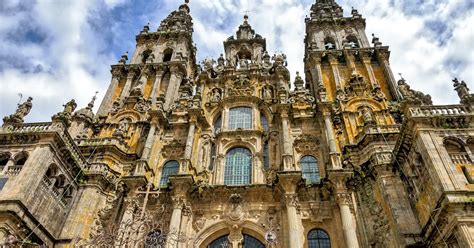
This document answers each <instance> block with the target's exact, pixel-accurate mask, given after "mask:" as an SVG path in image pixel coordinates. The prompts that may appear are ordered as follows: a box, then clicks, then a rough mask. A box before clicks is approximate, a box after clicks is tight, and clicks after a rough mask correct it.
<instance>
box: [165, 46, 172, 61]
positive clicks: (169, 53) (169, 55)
mask: <svg viewBox="0 0 474 248" xmlns="http://www.w3.org/2000/svg"><path fill="white" fill-rule="evenodd" d="M172 57H173V49H171V48H168V49H166V50H165V51H164V52H163V62H169V61H171V58H172Z"/></svg>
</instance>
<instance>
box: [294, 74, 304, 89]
mask: <svg viewBox="0 0 474 248" xmlns="http://www.w3.org/2000/svg"><path fill="white" fill-rule="evenodd" d="M303 87H304V81H303V79H302V78H301V76H300V72H299V71H297V72H296V78H295V88H296V90H302V89H303Z"/></svg>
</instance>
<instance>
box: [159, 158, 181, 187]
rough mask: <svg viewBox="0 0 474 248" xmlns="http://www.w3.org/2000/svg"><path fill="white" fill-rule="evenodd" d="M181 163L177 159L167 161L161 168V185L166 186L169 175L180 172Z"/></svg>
mask: <svg viewBox="0 0 474 248" xmlns="http://www.w3.org/2000/svg"><path fill="white" fill-rule="evenodd" d="M178 171H179V163H178V161H176V160H170V161H168V162H166V164H165V165H164V166H163V169H162V170H161V179H160V187H165V186H166V185H167V184H168V180H169V177H170V176H172V175H176V174H178Z"/></svg>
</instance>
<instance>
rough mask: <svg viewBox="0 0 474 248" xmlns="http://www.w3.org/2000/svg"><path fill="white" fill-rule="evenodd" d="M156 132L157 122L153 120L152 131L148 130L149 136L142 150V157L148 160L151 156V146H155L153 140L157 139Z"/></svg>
mask: <svg viewBox="0 0 474 248" xmlns="http://www.w3.org/2000/svg"><path fill="white" fill-rule="evenodd" d="M155 132H156V123H155V122H152V123H151V124H150V131H148V136H147V137H146V142H145V147H144V148H143V152H142V157H141V158H142V159H143V160H148V159H149V157H150V152H151V148H152V146H153V142H154V141H155Z"/></svg>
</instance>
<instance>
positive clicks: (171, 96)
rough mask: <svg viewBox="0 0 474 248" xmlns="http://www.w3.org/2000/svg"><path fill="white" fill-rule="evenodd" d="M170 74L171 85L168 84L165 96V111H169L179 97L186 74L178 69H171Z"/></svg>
mask: <svg viewBox="0 0 474 248" xmlns="http://www.w3.org/2000/svg"><path fill="white" fill-rule="evenodd" d="M170 72H171V76H170V83H169V84H168V89H167V90H166V96H165V106H164V108H165V110H168V109H169V107H170V106H171V105H172V104H173V102H174V101H175V100H176V98H177V96H178V91H179V85H180V84H181V81H182V80H183V76H184V74H183V73H182V72H181V71H180V70H179V68H177V67H171V68H170Z"/></svg>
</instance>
